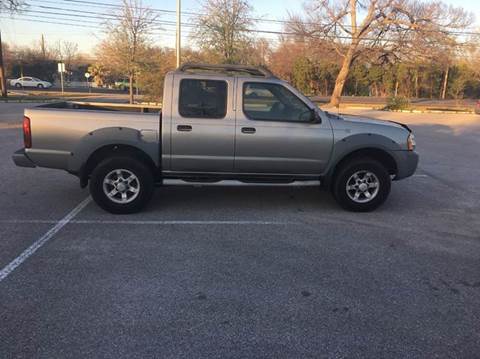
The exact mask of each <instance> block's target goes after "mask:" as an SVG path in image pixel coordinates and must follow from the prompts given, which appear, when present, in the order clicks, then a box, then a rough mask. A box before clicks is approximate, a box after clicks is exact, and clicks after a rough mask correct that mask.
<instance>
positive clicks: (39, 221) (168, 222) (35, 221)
mask: <svg viewBox="0 0 480 359" xmlns="http://www.w3.org/2000/svg"><path fill="white" fill-rule="evenodd" d="M0 223H8V224H15V223H18V224H20V223H28V224H48V223H57V222H56V221H52V220H48V219H46V220H43V219H5V220H0ZM69 223H71V224H128V225H171V224H181V225H209V224H210V225H211V224H213V225H221V224H227V225H228V224H233V225H237V224H239V225H241V224H252V225H285V224H295V223H296V222H279V221H254V220H252V221H242V220H226V221H211V220H205V221H183V220H165V221H136V220H89V219H85V220H82V219H80V220H76V219H71V220H70V221H69Z"/></svg>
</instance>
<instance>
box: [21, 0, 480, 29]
mask: <svg viewBox="0 0 480 359" xmlns="http://www.w3.org/2000/svg"><path fill="white" fill-rule="evenodd" d="M30 1H32V0H30ZM33 1H40V2H41V1H42V0H33ZM43 1H45V0H43ZM61 1H64V2H67V3H77V4H89V5H91V6H92V5H93V6H101V7H110V8H120V9H121V8H123V5H119V4H109V3H104V2H93V1H88V0H61ZM139 9H143V10H146V9H149V10H152V11H155V12H161V13H168V14H175V13H176V11H175V10H168V9H159V8H150V7H141V8H139ZM183 14H185V15H192V16H205V15H207V14H206V13H201V12H192V11H182V15H183ZM248 19H249V20H251V21H254V22H271V23H279V24H293V23H296V21H292V20H281V19H269V18H261V17H260V18H258V17H249V18H248ZM300 23H301V24H303V25H323V26H325V25H329V24H319V23H318V22H308V21H300ZM343 26H344V27H346V28H352V25H348V24H344V25H343ZM438 26H440V27H444V28H450V27H449V26H447V25H438ZM404 30H407V29H404ZM408 30H411V31H415V30H413V29H408ZM433 31H435V30H433ZM442 32H444V33H448V34H451V35H480V32H477V31H455V30H448V31H447V30H443V31H442Z"/></svg>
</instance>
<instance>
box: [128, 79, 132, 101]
mask: <svg viewBox="0 0 480 359" xmlns="http://www.w3.org/2000/svg"><path fill="white" fill-rule="evenodd" d="M128 81H129V84H128V85H129V86H128V87H129V102H130V104H133V73H131V74H130V75H129V76H128Z"/></svg>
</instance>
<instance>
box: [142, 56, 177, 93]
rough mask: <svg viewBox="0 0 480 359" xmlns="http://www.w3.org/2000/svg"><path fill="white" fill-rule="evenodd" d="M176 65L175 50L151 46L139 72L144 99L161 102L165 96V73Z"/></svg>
mask: <svg viewBox="0 0 480 359" xmlns="http://www.w3.org/2000/svg"><path fill="white" fill-rule="evenodd" d="M175 66H176V58H175V51H174V50H173V49H168V48H158V47H150V48H148V49H147V54H146V56H145V58H144V62H143V63H142V64H141V68H140V71H139V73H138V76H137V78H138V85H139V86H141V88H142V91H143V94H144V99H145V100H147V101H151V102H160V101H161V99H162V97H163V84H164V80H165V74H166V73H167V72H168V71H171V70H174V69H175Z"/></svg>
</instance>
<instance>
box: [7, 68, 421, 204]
mask: <svg viewBox="0 0 480 359" xmlns="http://www.w3.org/2000/svg"><path fill="white" fill-rule="evenodd" d="M23 132H24V142H25V148H23V149H21V150H19V151H17V152H15V153H14V155H13V161H14V162H15V163H16V165H17V166H22V167H36V166H39V167H48V168H57V169H62V170H66V171H68V172H69V173H72V174H74V175H76V176H78V177H79V178H80V185H81V186H82V187H85V186H87V185H89V188H90V192H91V195H92V197H93V198H94V200H95V201H96V203H97V204H98V205H99V206H100V207H102V208H104V209H105V210H107V211H109V212H112V213H133V212H137V211H139V210H141V209H142V208H143V207H144V206H145V205H146V204H147V202H148V201H149V199H150V198H151V197H152V193H153V190H154V187H155V186H156V185H167V184H202V183H203V184H225V183H226V184H233V185H234V184H237V185H238V184H255V183H256V184H262V185H265V184H271V185H294V184H296V185H298V184H304V185H319V186H320V185H321V186H322V187H323V188H326V189H329V190H331V191H332V193H333V196H334V197H335V198H336V200H337V201H338V203H339V204H340V205H341V206H342V207H344V208H346V209H348V210H352V211H369V210H373V209H375V208H377V207H378V206H379V205H381V204H382V203H383V202H384V201H385V200H386V198H387V196H388V194H389V192H390V184H391V180H392V179H393V180H399V179H402V178H405V177H408V176H410V175H412V174H413V173H414V172H415V169H416V167H417V163H418V155H417V154H416V152H415V140H414V136H413V134H412V131H410V129H409V128H408V127H407V126H405V125H402V124H398V123H393V122H387V121H374V120H370V119H364V118H355V117H348V116H337V115H333V114H330V113H328V112H324V111H322V110H320V109H319V108H318V107H317V106H316V105H315V104H314V103H312V102H311V101H310V100H309V99H308V98H307V97H305V96H304V95H302V94H301V93H300V92H298V91H297V90H296V89H295V88H293V87H292V86H291V85H289V84H288V83H287V82H285V81H282V80H280V79H278V78H276V77H275V76H273V75H272V74H271V73H270V72H269V71H268V70H266V69H264V68H261V67H246V66H238V65H201V64H197V65H195V64H185V65H183V66H181V67H180V68H178V69H177V70H176V71H173V72H169V73H168V74H167V75H166V77H165V88H164V93H163V105H162V110H161V111H160V110H159V109H157V110H156V109H152V108H148V107H146V108H145V107H143V108H142V107H129V106H120V105H119V106H115V105H107V104H97V105H95V104H88V103H76V102H63V103H56V104H47V105H42V106H38V107H35V108H31V109H26V110H25V117H24V122H23Z"/></svg>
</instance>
